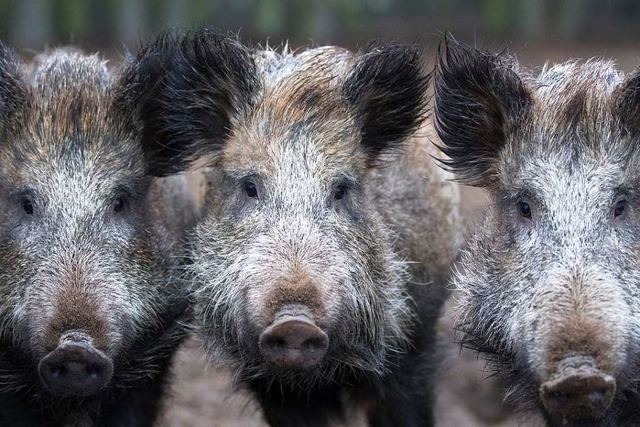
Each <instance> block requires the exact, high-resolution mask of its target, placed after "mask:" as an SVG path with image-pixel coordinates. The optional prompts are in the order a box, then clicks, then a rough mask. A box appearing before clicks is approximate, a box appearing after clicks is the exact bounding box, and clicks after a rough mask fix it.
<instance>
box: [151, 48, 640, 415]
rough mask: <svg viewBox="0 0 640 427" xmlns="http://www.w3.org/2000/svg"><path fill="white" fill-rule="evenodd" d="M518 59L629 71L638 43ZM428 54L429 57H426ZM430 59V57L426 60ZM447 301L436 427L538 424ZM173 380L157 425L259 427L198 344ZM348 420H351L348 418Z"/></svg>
mask: <svg viewBox="0 0 640 427" xmlns="http://www.w3.org/2000/svg"><path fill="white" fill-rule="evenodd" d="M509 50H510V51H512V52H517V53H518V57H519V59H520V62H521V63H522V64H523V65H524V66H527V67H535V68H539V67H541V66H542V65H543V64H544V63H545V61H549V62H550V63H553V62H562V61H564V60H567V59H572V58H574V59H575V58H584V59H586V58H591V57H604V58H609V59H614V60H616V62H617V63H618V66H619V67H620V68H621V69H622V70H624V71H626V72H629V71H632V70H633V69H635V68H636V67H637V66H638V65H640V47H638V46H625V45H618V46H579V45H577V46H567V45H562V46H560V45H548V46H539V45H538V46H511V47H510V48H509ZM431 58H433V57H431ZM430 62H432V61H430ZM461 190H462V210H463V213H464V215H465V218H466V219H467V223H469V224H473V222H474V221H476V220H477V219H478V218H481V215H482V207H483V206H484V205H486V203H487V200H486V197H485V196H484V195H483V193H482V192H480V191H478V190H476V189H473V188H470V187H462V189H461ZM452 307H453V303H452V301H450V302H449V304H448V305H447V310H446V313H445V315H444V316H443V319H442V321H441V324H440V331H441V333H442V336H443V341H444V342H445V346H446V350H445V355H446V357H445V360H444V362H443V364H442V369H441V371H442V372H441V375H442V381H441V384H440V387H439V388H438V390H437V395H438V402H437V406H436V418H437V423H438V426H441V427H450V426H451V427H458V426H460V427H474V426H477V427H485V426H486V427H488V426H498V427H511V426H519V425H526V426H538V425H542V423H541V421H540V420H538V419H534V418H532V417H531V416H530V415H526V416H521V417H520V418H518V417H516V416H514V415H513V413H512V411H511V409H510V408H509V407H506V406H503V404H502V397H501V393H500V389H501V384H500V383H499V381H498V380H497V379H496V378H493V377H491V378H487V377H489V376H490V374H491V371H490V370H489V369H487V368H486V364H485V362H484V361H483V360H482V358H480V359H478V358H477V356H476V354H474V353H472V352H470V351H462V352H461V351H460V347H459V346H458V345H456V344H454V342H453V341H454V340H453V332H452V330H451V326H452V315H453V313H452V312H453V309H452ZM174 374H175V381H174V382H173V383H172V385H171V390H170V397H169V399H168V400H167V402H166V408H165V411H164V413H163V414H162V418H161V421H160V423H159V425H160V426H162V427H211V426H215V427H239V426H243V427H244V426H247V427H253V426H256V427H257V426H265V425H266V424H265V423H264V421H263V420H262V416H261V412H260V410H259V408H258V406H257V404H256V403H255V401H253V399H252V398H251V397H250V396H249V395H248V394H247V393H246V392H243V391H237V390H236V391H234V390H233V388H232V385H231V381H230V375H229V373H227V372H224V371H216V370H214V368H213V367H211V366H209V367H207V365H206V363H205V360H204V355H203V354H202V351H201V350H200V348H199V346H198V344H197V343H196V342H194V341H189V342H188V343H187V344H186V345H185V346H184V348H183V349H182V350H181V351H180V352H179V354H178V355H177V357H176V360H175V366H174ZM349 425H355V424H354V423H350V424H349Z"/></svg>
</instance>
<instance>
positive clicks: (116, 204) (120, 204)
mask: <svg viewBox="0 0 640 427" xmlns="http://www.w3.org/2000/svg"><path fill="white" fill-rule="evenodd" d="M124 208H125V202H124V198H122V197H116V198H115V199H113V212H114V213H120V212H122V211H124Z"/></svg>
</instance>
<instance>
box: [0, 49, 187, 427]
mask: <svg viewBox="0 0 640 427" xmlns="http://www.w3.org/2000/svg"><path fill="white" fill-rule="evenodd" d="M149 63H154V58H153V56H152V55H147V56H145V54H144V53H142V54H141V55H140V57H139V58H137V59H132V60H130V61H129V63H128V64H126V66H124V67H123V68H122V70H121V71H119V72H118V73H112V72H110V71H109V70H108V69H107V66H106V63H105V62H104V61H102V60H100V59H99V58H98V57H97V56H86V55H83V54H81V53H79V52H77V51H73V50H70V49H59V50H53V51H51V52H49V53H47V54H44V55H42V56H41V58H40V59H39V60H38V61H37V62H36V63H35V64H34V65H33V66H32V67H30V70H28V68H29V67H27V66H25V65H23V64H21V62H20V61H19V59H18V58H17V56H16V54H15V53H14V52H13V51H12V50H11V49H10V48H8V47H7V46H5V45H1V46H0V135H1V142H0V199H1V202H0V250H1V251H2V257H0V425H2V426H79V425H82V426H125V425H126V426H151V425H152V424H153V421H154V419H155V416H156V412H157V410H158V407H159V404H160V400H161V396H162V389H163V385H164V382H165V378H166V375H167V369H168V365H169V363H170V360H171V357H172V355H173V353H174V351H175V350H176V348H177V346H178V345H179V343H180V342H181V341H182V340H183V338H184V337H185V330H184V327H183V325H182V323H183V322H184V321H185V320H186V318H187V315H188V313H189V311H188V304H187V300H188V296H187V293H186V290H185V288H184V287H183V286H182V284H181V282H179V281H178V280H176V278H175V277H176V272H175V271H174V270H175V269H176V267H177V266H178V264H179V262H180V258H179V255H180V253H181V252H180V248H181V237H182V235H183V233H184V232H185V231H186V229H187V228H188V227H189V226H190V224H191V223H193V215H194V212H193V207H192V205H191V201H190V199H189V198H188V192H187V191H186V188H185V187H184V185H183V181H182V180H181V178H157V177H156V176H159V175H163V174H166V173H168V172H169V171H168V170H166V169H163V165H165V164H167V163H168V160H167V159H168V158H171V159H172V161H175V158H176V156H177V154H176V153H175V152H174V151H172V150H171V149H170V147H163V146H160V145H157V143H155V142H154V141H153V140H152V139H149V138H148V137H147V133H146V131H145V129H146V124H145V123H146V120H147V119H148V118H149V117H148V116H147V115H145V108H144V106H145V103H146V102H147V100H148V99H149V96H150V94H151V92H152V91H153V90H154V88H155V87H156V81H155V80H156V79H158V78H159V70H157V69H154V68H153V67H149ZM150 70H153V71H150ZM69 333H71V334H76V335H79V336H82V337H83V339H84V340H85V341H84V342H86V343H87V345H90V346H92V348H95V349H97V351H99V352H101V353H102V354H104V355H106V357H108V358H109V359H110V360H112V361H113V376H112V377H111V379H110V381H109V382H108V383H107V385H106V386H105V387H104V388H103V389H102V390H100V391H99V392H97V393H94V394H91V395H88V396H68V395H65V396H59V395H56V394H55V393H52V392H50V391H49V389H47V387H45V385H44V384H43V382H42V381H41V379H40V377H39V374H38V372H39V371H38V367H39V362H40V361H41V360H42V359H43V357H45V356H46V355H47V353H49V352H51V351H52V350H54V349H56V347H57V346H58V345H59V342H60V340H61V339H62V338H61V337H62V336H64V335H65V334H69ZM63 391H64V390H63Z"/></svg>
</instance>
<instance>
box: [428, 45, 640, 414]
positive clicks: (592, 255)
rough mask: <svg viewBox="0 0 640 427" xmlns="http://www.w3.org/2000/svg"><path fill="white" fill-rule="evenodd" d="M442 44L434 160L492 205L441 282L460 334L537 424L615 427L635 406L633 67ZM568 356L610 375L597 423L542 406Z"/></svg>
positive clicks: (638, 310)
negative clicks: (610, 392)
mask: <svg viewBox="0 0 640 427" xmlns="http://www.w3.org/2000/svg"><path fill="white" fill-rule="evenodd" d="M445 48H446V52H445V53H444V57H445V58H446V59H447V61H446V63H445V62H444V61H442V60H440V61H439V62H438V64H437V70H436V77H435V81H436V84H435V99H436V120H437V123H438V125H437V130H438V132H439V133H440V136H441V139H442V143H443V144H444V147H443V149H444V150H445V152H447V153H448V154H449V155H450V156H451V159H450V160H449V161H448V162H447V163H446V166H447V167H450V168H451V169H452V170H453V171H454V172H455V173H456V174H457V175H458V176H459V178H460V179H461V180H462V181H463V182H466V183H471V184H474V185H480V186H483V187H486V189H487V190H488V192H489V195H490V197H491V201H492V203H491V205H490V206H489V209H488V213H487V217H486V218H485V219H484V220H483V222H482V224H481V226H478V227H476V231H475V233H474V235H473V237H472V238H471V239H470V241H469V246H468V249H467V251H466V252H465V253H464V254H463V256H462V258H461V268H460V269H459V272H458V274H456V277H455V279H454V283H455V286H456V288H457V290H458V293H459V315H458V319H457V325H458V326H457V327H458V329H459V331H460V340H461V342H462V343H463V345H465V346H468V347H471V348H474V349H477V350H478V351H479V352H482V353H484V354H486V355H487V357H488V359H489V360H490V361H492V362H493V364H494V365H495V367H496V369H497V370H498V372H499V373H500V374H501V375H503V376H504V377H505V378H506V379H507V380H508V381H511V383H512V384H511V387H510V391H509V397H510V398H511V399H513V400H515V401H516V402H517V403H518V404H519V405H521V406H522V407H523V408H525V409H536V410H539V411H541V412H542V413H543V414H544V417H545V420H546V421H547V423H548V424H549V425H551V426H556V425H569V426H582V425H592V426H613V425H628V424H629V423H632V422H634V421H636V420H637V418H636V417H637V415H638V410H637V408H638V405H639V404H640V401H639V399H638V396H639V390H638V384H637V381H635V380H634V378H637V375H638V369H639V368H638V360H639V359H640V335H639V334H638V330H639V328H640V323H639V321H638V319H639V314H640V301H639V299H638V294H637V289H638V286H639V285H640V271H639V269H638V266H639V265H640V251H639V246H638V239H640V215H639V214H638V212H639V210H638V206H639V201H640V194H639V193H638V190H637V189H638V188H640V151H638V142H639V141H638V138H639V137H640V133H639V132H638V119H637V111H638V108H639V107H638V101H639V100H640V95H638V91H640V85H639V84H638V80H637V79H638V72H635V73H633V74H631V75H629V76H625V75H624V74H623V73H622V72H620V71H618V70H616V68H615V67H614V65H613V64H612V63H611V62H609V61H603V60H589V61H585V62H580V61H569V62H565V63H562V64H557V65H554V66H551V67H545V68H544V69H543V70H542V71H541V72H540V73H539V75H533V74H532V73H531V72H529V71H526V70H521V69H519V67H518V65H517V63H516V62H515V61H514V59H513V58H511V57H509V56H506V55H504V54H499V55H492V54H487V53H482V52H479V51H476V50H474V49H471V48H469V47H468V46H464V45H462V44H459V43H457V42H455V41H453V40H452V39H448V40H447V43H446V46H445ZM505 64H508V65H507V66H505ZM488 77H491V78H488ZM487 111H493V112H495V114H494V113H492V114H487V113H486V112H487ZM456 112H457V113H456ZM473 112H476V113H477V112H480V113H479V114H475V113H473ZM455 114H457V115H458V120H457V122H456V123H454V121H453V118H454V117H456V115H455ZM465 118H469V120H465ZM478 129H481V131H477V130H478ZM487 135H490V136H491V137H490V138H487ZM523 203H524V204H526V209H525V210H524V211H523ZM620 206H622V207H620ZM576 354H578V355H581V356H585V357H590V358H592V359H593V363H594V366H595V368H594V369H596V370H598V371H599V372H602V373H604V374H606V375H610V376H612V377H614V378H615V381H616V392H615V396H614V399H613V403H612V404H611V406H610V407H608V409H606V412H605V413H604V414H602V416H597V419H594V418H593V417H592V418H589V419H585V420H570V419H569V420H563V419H561V417H559V416H557V415H554V414H551V413H549V412H548V411H547V409H546V408H545V407H544V406H543V403H542V398H543V396H542V394H541V385H542V384H543V383H545V382H547V381H549V379H550V378H554V376H555V375H557V374H558V373H557V370H558V369H559V368H558V366H560V365H561V363H560V362H561V361H562V360H563V359H565V358H567V357H571V356H573V355H576ZM570 403H571V401H570V400H568V401H567V405H569V404H570Z"/></svg>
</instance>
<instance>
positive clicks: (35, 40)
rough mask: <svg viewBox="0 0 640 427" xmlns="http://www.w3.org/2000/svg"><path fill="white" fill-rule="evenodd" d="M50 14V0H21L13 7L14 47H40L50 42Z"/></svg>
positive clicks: (12, 33)
mask: <svg viewBox="0 0 640 427" xmlns="http://www.w3.org/2000/svg"><path fill="white" fill-rule="evenodd" d="M50 16H51V1H50V0H22V1H21V2H20V3H19V4H18V5H17V6H15V8H14V19H13V26H12V28H11V38H12V40H11V42H12V44H13V45H14V46H15V47H16V48H24V47H29V48H34V49H42V47H43V46H46V45H47V43H50V39H51V36H52V33H53V32H52V28H51V20H50V19H49V18H50ZM5 19H7V17H5Z"/></svg>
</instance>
